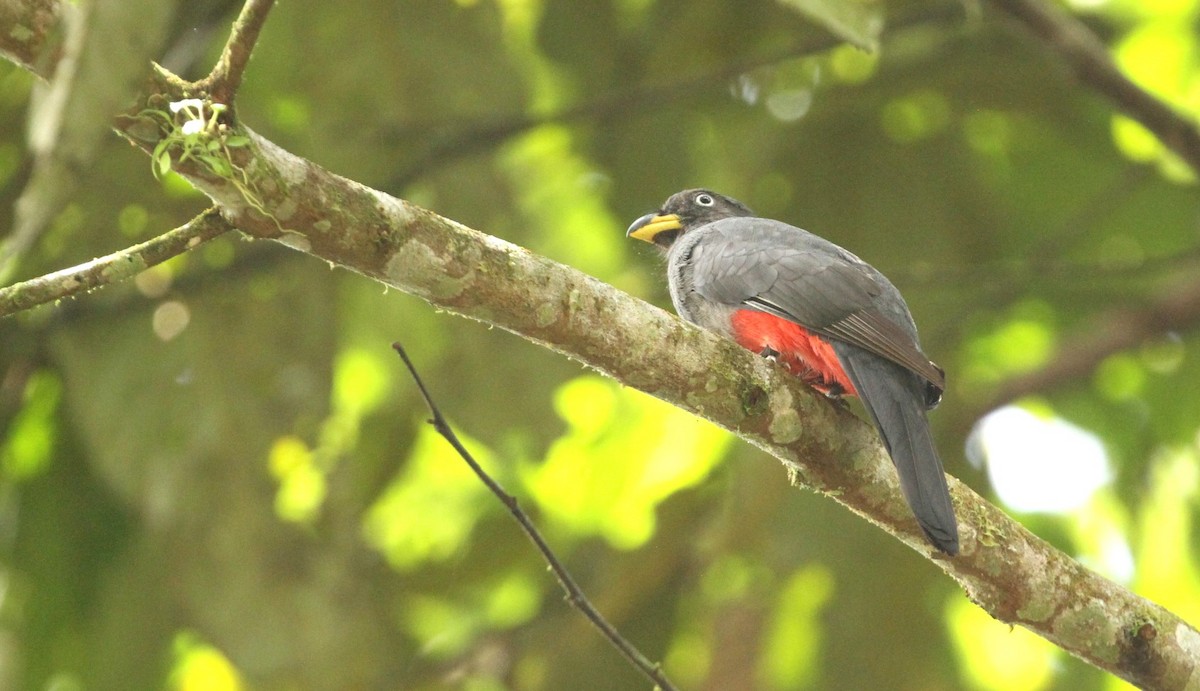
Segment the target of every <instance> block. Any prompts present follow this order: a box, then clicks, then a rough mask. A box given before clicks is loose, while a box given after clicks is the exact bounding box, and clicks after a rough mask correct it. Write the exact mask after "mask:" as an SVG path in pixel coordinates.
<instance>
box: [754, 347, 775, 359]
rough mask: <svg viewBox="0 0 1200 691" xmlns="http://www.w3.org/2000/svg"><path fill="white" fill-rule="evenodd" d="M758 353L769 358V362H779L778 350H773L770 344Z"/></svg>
mask: <svg viewBox="0 0 1200 691" xmlns="http://www.w3.org/2000/svg"><path fill="white" fill-rule="evenodd" d="M758 354H759V355H761V356H763V357H764V358H766V359H768V360H770V361H771V362H779V351H778V350H775V349H774V348H772V347H771V346H767V347H765V348H763V349H762V350H760V351H759V353H758Z"/></svg>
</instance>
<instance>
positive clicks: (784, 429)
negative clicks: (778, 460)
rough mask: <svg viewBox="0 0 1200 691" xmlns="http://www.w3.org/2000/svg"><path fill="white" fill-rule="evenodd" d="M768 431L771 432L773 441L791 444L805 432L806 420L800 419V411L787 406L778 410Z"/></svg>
mask: <svg viewBox="0 0 1200 691" xmlns="http://www.w3.org/2000/svg"><path fill="white" fill-rule="evenodd" d="M767 431H768V432H770V434H771V441H772V442H774V443H776V444H780V445H784V444H790V443H792V442H794V441H796V440H797V439H799V438H800V436H801V435H802V434H803V433H804V422H803V421H802V420H801V419H800V414H799V413H797V412H796V411H795V410H793V409H791V408H786V409H784V410H779V411H776V413H775V416H774V417H773V418H772V419H771V425H770V426H769V427H768V428H767Z"/></svg>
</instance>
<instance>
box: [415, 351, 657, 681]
mask: <svg viewBox="0 0 1200 691" xmlns="http://www.w3.org/2000/svg"><path fill="white" fill-rule="evenodd" d="M392 348H394V349H395V350H396V352H397V353H398V354H399V355H400V358H401V359H402V360H404V365H405V367H408V372H409V374H411V375H412V378H413V381H414V382H416V384H417V388H418V389H420V390H421V396H422V397H423V398H424V399H425V405H427V406H429V412H430V414H431V415H433V418H432V419H431V420H429V424H431V425H433V428H434V429H435V430H437V432H438V434H440V435H442V436H443V437H444V438H445V439H446V441H448V442H450V446H453V447H454V450H455V451H457V452H458V455H459V456H462V459H463V460H464V461H466V462H467V465H469V466H471V470H472V471H474V472H475V474H476V475H477V476H479V479H480V480H482V481H483V484H485V485H487V488H488V489H489V490H491V492H492V494H494V495H496V498H498V499H499V500H500V501H501V502H502V503H503V504H504V506H506V507H507V508H508V512H509V513H511V514H512V516H513V518H515V519H516V521H517V523H518V524H519V525H520V526H521V530H523V531H525V535H526V536H527V537H528V538H529V540H530V541H531V542H532V543H533V545H534V547H536V548H537V550H538V551H539V552H541V553H542V558H543V559H545V560H546V563H547V564H548V565H549V566H550V570H551V571H553V572H554V576H555V577H556V578H557V579H558V583H559V585H561V586H562V588H563V590H564V591H566V594H567V602H569V603H570V604H571V606H572V607H574V608H575V609H577V610H579V611H580V612H581V613H582V614H583V616H585V617H587V619H588V621H590V622H591V623H592V625H593V626H595V627H596V628H597V629H599V630H600V633H602V634H603V635H604V637H605V638H607V639H608V640H609V642H610V643H612V644H613V645H614V646H615V647H616V648H617V650H618V651H620V653H621V654H622V655H624V656H625V659H627V660H629V662H630V663H631V664H633V666H634V667H636V668H637V669H638V670H639V671H640V672H641V673H642V674H644V675H646V677H648V678H649V679H650V681H652V682H654V683H655V684H656V685H657V686H658V688H659V689H662V691H674V690H675V686H674V685H673V684H672V683H671V681H670V680H669V679H667V676H666V674H665V673H663V671H662V669H661V668H660V667H659V666H658V665H657V664H656V663H653V662H651V661H650V660H649V659H648V658H647V657H646V656H645V655H642V653H641V652H640V651H638V649H637V648H635V647H634V646H633V644H632V643H630V642H629V641H627V640H625V638H623V637H622V636H621V634H620V633H619V632H618V631H617V630H616V629H615V628H614V627H613V626H612V624H609V623H608V621H607V620H605V619H604V617H603V616H602V615H601V614H600V613H599V612H598V611H596V608H595V607H593V606H592V603H591V602H589V601H588V599H587V597H586V596H585V595H584V594H583V591H582V590H580V588H579V586H578V585H577V584H576V583H575V579H574V578H572V577H571V573H570V572H569V571H567V568H566V567H565V566H563V565H562V562H560V561H559V560H558V557H556V556H555V555H554V552H553V550H551V549H550V546H549V545H548V544H546V540H545V539H544V538H542V534H541V533H540V532H538V529H537V528H536V527H534V525H533V521H531V520H530V519H529V516H528V515H527V514H526V513H525V512H524V511H523V510H522V509H521V507H520V506H518V505H517V498H516V497H514V496H513V495H511V494H509V493H508V492H506V491H505V490H504V488H503V487H501V486H500V484H499V483H498V482H496V481H495V480H493V479H492V477H491V476H490V475H488V474H487V472H486V471H484V469H483V468H482V467H480V465H479V463H478V462H476V461H475V458H474V457H473V456H471V453H470V452H469V451H467V449H466V447H464V446H463V444H462V442H461V441H459V439H458V435H456V434H455V433H454V430H452V429H451V428H450V424H449V423H448V422H446V418H445V417H443V416H442V413H441V411H440V410H438V407H437V405H436V404H435V403H434V402H433V397H432V396H431V395H430V394H429V390H428V389H426V388H425V383H424V382H423V381H421V377H420V375H418V374H417V369H416V367H415V366H414V365H413V363H412V360H410V359H409V357H408V353H406V352H404V347H403V346H401V345H400V344H399V343H393V344H392Z"/></svg>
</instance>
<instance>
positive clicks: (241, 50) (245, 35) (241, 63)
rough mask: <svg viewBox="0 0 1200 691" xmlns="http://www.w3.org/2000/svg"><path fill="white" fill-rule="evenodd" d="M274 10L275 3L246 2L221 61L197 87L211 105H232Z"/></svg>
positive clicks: (270, 0)
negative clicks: (247, 66) (264, 27)
mask: <svg viewBox="0 0 1200 691" xmlns="http://www.w3.org/2000/svg"><path fill="white" fill-rule="evenodd" d="M274 6H275V0H247V2H246V4H245V5H243V6H242V11H241V13H240V14H238V18H237V19H236V20H234V22H233V30H232V31H231V32H230V34H229V40H228V41H226V42H225V49H224V50H222V51H221V58H220V59H219V60H218V61H217V64H216V65H215V66H214V67H213V69H212V72H210V73H209V74H208V76H207V77H205V78H204V79H201V80H200V81H199V82H197V83H196V85H197V86H198V87H200V89H201V90H202V91H204V92H205V93H207V94H208V95H209V97H210V98H211V99H212V101H213V102H214V103H224V104H226V105H232V104H233V99H234V97H235V96H237V91H238V88H239V87H240V86H241V85H242V75H243V74H245V72H246V65H247V64H248V63H249V62H250V55H251V53H253V52H254V46H255V44H256V43H258V36H259V34H260V33H261V32H262V28H263V25H264V24H266V22H267V15H268V14H270V13H271V8H272V7H274Z"/></svg>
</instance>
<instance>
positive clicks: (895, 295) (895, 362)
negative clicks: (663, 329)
mask: <svg viewBox="0 0 1200 691" xmlns="http://www.w3.org/2000/svg"><path fill="white" fill-rule="evenodd" d="M627 235H628V236H629V237H632V238H636V239H638V240H643V241H645V242H649V243H652V244H654V245H657V246H658V247H660V248H661V249H663V250H664V251H665V252H666V254H667V282H668V285H669V287H670V290H671V301H672V302H673V303H674V304H675V311H676V312H678V313H679V316H681V317H683V318H684V319H686V320H687V321H689V322H692V323H693V324H696V325H698V326H701V327H703V328H706V329H709V330H711V331H715V332H716V333H718V334H721V335H722V336H725V337H727V338H730V339H732V340H734V341H736V342H737V343H738V344H740V345H742V346H743V347H745V348H749V349H750V350H753V351H755V352H757V353H760V354H762V355H764V356H766V357H770V358H772V359H774V360H776V361H777V362H779V363H781V364H782V365H783V366H785V367H786V368H787V369H788V370H789V371H790V372H791V373H792V374H795V375H796V376H798V377H801V378H802V379H803V380H804V381H805V382H807V383H808V384H809V385H811V386H813V387H814V388H816V389H818V390H820V391H822V392H824V393H825V394H826V395H829V396H835V397H836V396H841V395H843V394H849V395H857V396H858V397H859V398H861V399H862V402H863V405H864V407H866V409H867V413H868V414H869V415H870V416H871V420H872V422H874V423H875V428H876V429H877V430H878V431H879V436H880V437H882V438H883V443H884V446H885V447H887V450H888V453H889V454H890V455H891V457H892V462H893V463H894V464H895V466H896V471H897V473H898V474H899V476H900V489H901V491H902V492H903V493H904V498H905V499H906V500H907V501H908V505H909V506H910V507H911V508H912V511H913V514H914V515H915V516H916V518H917V522H918V523H919V524H920V526H921V529H922V530H924V532H925V535H926V536H927V537H928V538H929V541H930V542H931V543H932V544H933V545H934V546H935V547H937V548H938V549H939V550H941V551H942V552H945V553H946V554H949V555H954V554H957V553H958V525H957V522H956V521H955V518H954V507H953V505H952V504H951V501H950V491H949V489H948V488H947V486H946V476H945V473H943V471H942V463H941V461H940V460H939V459H938V454H937V449H935V448H934V445H933V436H932V435H931V434H930V431H929V421H928V420H927V419H926V418H925V411H926V410H928V409H932V408H933V407H934V406H936V405H937V404H938V402H939V401H940V400H941V395H942V390H943V389H944V388H945V375H944V373H943V372H942V369H941V368H940V367H938V366H937V365H935V364H934V363H933V362H931V361H930V360H929V358H928V357H926V356H925V354H924V353H923V352H921V346H920V344H919V343H918V340H917V327H916V325H915V324H914V323H913V319H912V315H911V314H910V313H909V311H908V305H906V304H905V302H904V298H902V297H901V296H900V291H898V290H896V287H895V286H893V285H892V283H891V281H889V280H888V279H887V278H885V277H884V276H883V274H881V273H879V272H878V271H876V270H875V268H874V267H872V266H870V265H869V264H867V263H866V262H864V261H863V260H861V259H859V258H858V257H856V256H855V255H854V254H852V253H850V252H848V251H846V250H844V249H842V248H841V247H838V246H837V245H835V244H833V243H832V242H829V241H828V240H825V239H824V238H821V237H818V236H816V235H813V234H812V233H810V232H808V231H806V230H801V229H800V228H797V227H795V226H791V225H788V224H786V223H783V222H780V221H773V220H770V219H766V218H757V217H755V216H754V214H753V212H751V211H750V209H748V208H747V207H746V206H745V205H744V204H742V203H741V202H738V201H737V200H734V199H730V198H729V197H725V196H722V195H720V194H717V193H715V192H711V191H709V190H703V189H695V190H685V191H683V192H679V193H678V194H674V195H672V196H671V197H670V198H669V199H667V201H666V203H665V204H663V207H662V208H661V209H660V210H659V211H658V212H656V213H652V214H646V215H645V216H643V217H641V218H639V219H638V220H636V221H634V223H633V225H631V226H630V227H629V230H628V232H627Z"/></svg>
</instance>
